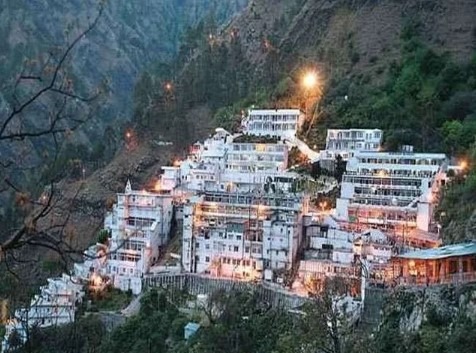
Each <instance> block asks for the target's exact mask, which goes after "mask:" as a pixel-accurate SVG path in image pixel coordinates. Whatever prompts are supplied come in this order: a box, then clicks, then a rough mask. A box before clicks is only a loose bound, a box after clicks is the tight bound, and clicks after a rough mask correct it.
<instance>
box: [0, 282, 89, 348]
mask: <svg viewBox="0 0 476 353" xmlns="http://www.w3.org/2000/svg"><path fill="white" fill-rule="evenodd" d="M83 296H84V292H83V286H82V284H80V283H79V281H78V280H77V279H76V278H73V277H71V276H68V275H66V274H63V276H62V277H59V278H49V279H48V285H46V286H42V287H40V293H39V294H36V295H35V297H34V298H33V299H32V300H31V304H30V306H29V307H28V308H25V309H18V310H16V311H15V314H14V317H13V318H11V319H10V320H9V322H8V323H7V325H6V326H5V329H6V332H5V337H4V339H3V341H2V352H5V351H6V350H7V349H8V348H9V347H8V346H9V338H10V337H11V335H12V334H13V333H14V332H16V334H17V335H18V338H20V340H21V341H22V343H24V342H26V340H27V338H28V332H29V330H30V329H32V328H34V327H39V328H45V327H50V326H57V325H64V324H69V323H72V322H74V320H75V311H76V306H77V305H78V304H80V303H81V301H82V298H83Z"/></svg>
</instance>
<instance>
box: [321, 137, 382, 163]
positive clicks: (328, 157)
mask: <svg viewBox="0 0 476 353" xmlns="http://www.w3.org/2000/svg"><path fill="white" fill-rule="evenodd" d="M382 139H383V131H382V130H379V129H329V130H327V137H326V149H325V150H322V151H320V159H319V160H320V163H321V166H322V167H323V168H326V169H331V170H332V169H333V167H334V163H335V160H336V157H337V156H338V155H340V156H341V157H342V160H344V161H348V160H349V159H350V158H352V157H353V156H354V154H355V153H356V152H360V151H373V152H377V151H380V149H381V146H382Z"/></svg>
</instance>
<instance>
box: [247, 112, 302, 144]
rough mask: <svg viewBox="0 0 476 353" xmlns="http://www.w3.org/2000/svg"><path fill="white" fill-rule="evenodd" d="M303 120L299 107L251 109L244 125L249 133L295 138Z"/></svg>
mask: <svg viewBox="0 0 476 353" xmlns="http://www.w3.org/2000/svg"><path fill="white" fill-rule="evenodd" d="M303 121H304V114H303V113H302V112H301V111H300V110H299V109H276V110H272V109H271V110H250V111H249V112H248V116H247V117H246V118H245V119H243V123H242V125H243V131H244V132H245V133H247V134H251V135H257V136H272V137H278V138H280V139H293V138H294V137H295V136H296V133H297V131H298V130H299V128H300V126H301V125H302V123H303Z"/></svg>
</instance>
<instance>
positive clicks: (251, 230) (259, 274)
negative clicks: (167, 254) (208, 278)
mask: <svg viewBox="0 0 476 353" xmlns="http://www.w3.org/2000/svg"><path fill="white" fill-rule="evenodd" d="M306 208H307V203H306V200H304V199H303V198H302V197H298V196H289V195H288V196H286V195H279V196H278V195H264V194H261V195H258V194H256V195H255V194H253V193H230V192H228V193H227V192H215V193H205V194H204V195H201V196H196V197H194V198H192V199H191V200H190V202H189V203H188V204H186V205H185V206H184V222H183V243H182V264H183V267H184V269H185V271H187V272H193V273H210V274H213V275H216V276H225V277H236V278H246V279H261V278H263V276H264V272H266V271H267V270H268V272H269V271H275V270H281V269H283V270H285V269H290V268H291V267H292V265H293V262H294V260H295V259H296V254H297V251H298V247H299V244H300V243H301V237H302V214H303V212H304V211H305V209H306Z"/></svg>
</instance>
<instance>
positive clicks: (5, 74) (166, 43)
mask: <svg viewBox="0 0 476 353" xmlns="http://www.w3.org/2000/svg"><path fill="white" fill-rule="evenodd" d="M246 2H247V0H210V1H205V0H167V1H155V0H144V1H125V0H114V1H106V2H105V11H104V14H103V16H102V18H100V20H99V23H98V26H97V27H96V28H95V30H94V31H93V32H92V33H91V35H90V36H87V37H86V38H84V39H83V40H82V41H81V42H80V44H79V46H78V47H77V48H75V50H74V52H73V55H72V59H71V60H70V66H71V70H70V73H71V75H72V76H73V77H74V78H75V81H76V83H77V84H78V86H79V87H80V90H83V91H85V90H87V89H91V88H92V87H96V86H97V84H98V83H99V82H102V81H103V80H107V81H108V82H109V88H110V93H111V94H110V95H109V97H108V100H107V102H106V103H105V104H104V106H103V107H102V109H101V111H100V113H99V114H98V115H99V116H96V117H95V118H94V119H93V122H92V123H91V124H90V126H88V129H89V130H88V132H89V133H91V134H93V135H96V134H97V133H101V132H102V131H104V128H105V127H106V126H107V125H109V124H114V125H117V123H121V122H123V121H125V120H128V119H130V118H131V113H132V91H133V88H134V85H135V82H136V80H137V78H138V77H139V74H140V73H141V72H142V71H143V70H144V69H145V68H146V67H147V66H148V65H150V64H151V63H153V62H156V61H165V60H170V59H171V58H172V57H173V55H174V54H175V52H176V50H177V48H178V44H179V41H180V38H181V36H182V33H183V31H184V29H185V28H187V27H188V26H194V25H196V24H197V23H198V22H199V21H200V20H201V19H203V18H204V17H205V16H208V15H210V14H212V13H213V14H214V15H215V18H216V20H217V22H218V23H219V24H222V23H224V22H226V21H228V20H229V19H230V18H231V17H232V16H233V15H234V14H235V13H236V12H237V11H239V10H240V9H241V8H242V7H243V6H245V5H246ZM98 3H99V1H98V0H72V1H61V0H15V1H11V0H0V82H1V85H2V90H1V91H0V108H2V105H5V104H7V103H8V101H10V96H9V92H10V91H11V88H12V87H13V84H14V81H15V79H16V77H17V75H18V74H19V73H20V71H21V69H22V64H23V62H24V60H25V59H29V60H37V59H38V58H39V57H40V55H41V54H45V53H48V52H54V50H55V49H61V48H64V47H65V46H66V44H67V43H69V42H70V41H71V40H72V38H73V37H74V36H75V35H77V33H79V32H80V31H81V30H83V29H84V28H85V27H87V25H88V23H89V22H90V21H91V19H92V18H94V17H95V16H96V14H97V12H98ZM2 101H3V104H2ZM3 108H5V107H3ZM96 132H97V133H96ZM83 141H85V142H87V141H88V135H87V134H86V135H84V136H83Z"/></svg>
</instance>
